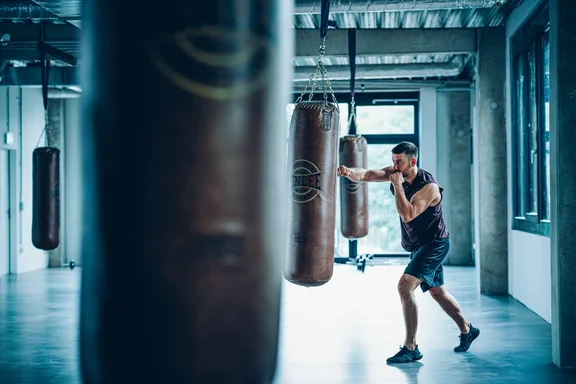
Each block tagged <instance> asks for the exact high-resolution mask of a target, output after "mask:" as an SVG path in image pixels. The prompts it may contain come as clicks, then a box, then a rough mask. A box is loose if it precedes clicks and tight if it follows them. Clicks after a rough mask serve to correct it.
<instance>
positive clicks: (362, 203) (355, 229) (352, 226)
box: [339, 28, 368, 239]
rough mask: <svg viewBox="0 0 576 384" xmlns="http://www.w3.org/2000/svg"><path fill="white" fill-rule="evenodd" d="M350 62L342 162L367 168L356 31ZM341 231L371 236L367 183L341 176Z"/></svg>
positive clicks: (350, 45) (350, 32) (353, 236)
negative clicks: (361, 127) (357, 86)
mask: <svg viewBox="0 0 576 384" xmlns="http://www.w3.org/2000/svg"><path fill="white" fill-rule="evenodd" d="M348 61H349V62H350V99H351V103H350V107H351V108H350V117H349V119H348V135H346V136H344V137H342V138H340V151H339V153H340V165H345V166H347V167H357V168H367V166H368V151H367V149H368V142H367V141H366V139H365V138H364V137H362V136H360V135H359V134H357V124H356V102H355V100H354V92H355V84H356V30H355V29H354V28H351V29H349V30H348ZM340 232H341V233H342V236H344V237H345V238H347V239H359V238H362V237H364V236H366V235H368V186H367V185H366V183H357V182H353V181H350V180H349V179H348V178H346V177H341V178H340Z"/></svg>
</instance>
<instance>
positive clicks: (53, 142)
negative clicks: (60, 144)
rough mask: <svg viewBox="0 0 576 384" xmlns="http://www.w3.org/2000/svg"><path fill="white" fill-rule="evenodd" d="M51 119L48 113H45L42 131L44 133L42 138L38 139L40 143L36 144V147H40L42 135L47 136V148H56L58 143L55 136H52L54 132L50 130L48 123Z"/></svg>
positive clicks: (45, 141) (45, 138)
mask: <svg viewBox="0 0 576 384" xmlns="http://www.w3.org/2000/svg"><path fill="white" fill-rule="evenodd" d="M48 119H49V117H48V111H45V112H44V129H43V130H42V133H41V134H40V137H39V138H38V142H37V143H36V147H38V145H39V144H40V140H42V135H43V134H46V136H45V137H44V143H45V144H44V145H46V146H47V147H56V145H57V143H56V139H55V138H54V135H52V130H51V129H50V128H48V123H49V121H48Z"/></svg>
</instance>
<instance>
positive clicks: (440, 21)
mask: <svg viewBox="0 0 576 384" xmlns="http://www.w3.org/2000/svg"><path fill="white" fill-rule="evenodd" d="M506 17H507V15H506V14H505V11H503V9H501V8H500V7H493V8H475V9H443V10H427V11H394V12H388V11H383V12H358V13H331V14H330V18H331V19H332V20H334V21H336V23H337V24H338V28H482V27H497V26H500V25H503V24H504V21H505V18H506ZM292 24H293V26H294V28H320V15H319V14H308V15H294V16H293V23H292Z"/></svg>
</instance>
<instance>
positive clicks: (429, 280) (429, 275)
mask: <svg viewBox="0 0 576 384" xmlns="http://www.w3.org/2000/svg"><path fill="white" fill-rule="evenodd" d="M449 249H450V238H449V237H446V238H443V239H435V240H432V241H431V242H429V243H428V244H426V245H423V246H421V247H420V248H417V249H416V250H414V251H412V252H411V253H410V263H408V265H407V266H406V269H405V270H404V273H406V274H408V275H411V276H414V277H416V278H418V279H422V283H421V284H420V288H421V289H422V292H426V291H427V290H429V289H430V288H432V287H439V286H441V285H443V284H444V269H443V268H442V260H444V258H445V257H446V255H447V254H448V250H449Z"/></svg>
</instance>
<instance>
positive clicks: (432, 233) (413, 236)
mask: <svg viewBox="0 0 576 384" xmlns="http://www.w3.org/2000/svg"><path fill="white" fill-rule="evenodd" d="M431 183H435V184H438V182H437V181H436V180H435V179H434V177H433V176H432V175H431V174H430V173H428V172H426V171H425V170H423V169H420V168H418V174H417V175H416V178H415V179H414V180H413V181H412V184H410V183H408V182H404V184H402V187H403V189H404V194H405V195H406V199H408V201H410V199H411V198H412V196H414V195H415V194H416V192H418V191H419V190H421V189H422V188H424V186H425V185H426V184H431ZM438 187H439V188H440V195H441V196H442V191H443V190H444V188H442V187H440V184H438ZM390 191H391V192H392V194H394V186H393V185H392V184H390ZM400 226H401V228H402V247H403V248H404V249H405V250H406V251H408V252H412V251H414V250H416V249H417V248H419V247H421V246H423V245H425V244H427V243H429V242H431V241H432V240H435V239H443V238H446V237H448V235H449V234H448V231H447V229H446V225H445V224H444V219H443V218H442V197H441V198H440V203H438V205H436V206H434V207H428V208H427V209H426V210H425V211H424V212H422V213H421V214H420V215H419V216H418V217H416V218H415V219H414V220H412V221H410V222H408V223H405V222H403V221H402V218H400Z"/></svg>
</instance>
